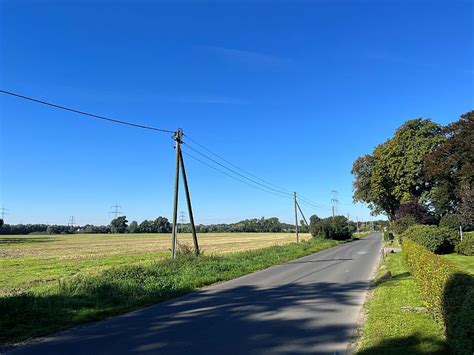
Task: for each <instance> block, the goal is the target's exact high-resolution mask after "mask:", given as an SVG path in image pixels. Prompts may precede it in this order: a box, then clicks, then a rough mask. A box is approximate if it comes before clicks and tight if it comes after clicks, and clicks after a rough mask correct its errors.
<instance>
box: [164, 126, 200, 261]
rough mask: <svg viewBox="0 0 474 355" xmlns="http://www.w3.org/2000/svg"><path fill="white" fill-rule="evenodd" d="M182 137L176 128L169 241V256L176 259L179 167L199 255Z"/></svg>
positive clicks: (181, 132) (197, 250)
mask: <svg viewBox="0 0 474 355" xmlns="http://www.w3.org/2000/svg"><path fill="white" fill-rule="evenodd" d="M182 138H183V130H182V129H177V130H176V132H175V134H174V136H173V139H174V141H175V142H176V143H175V149H176V171H175V179H174V204H173V229H172V231H173V239H172V241H171V257H172V258H173V259H176V249H177V245H178V239H177V233H178V197H179V193H178V192H179V170H180V168H181V172H182V174H183V184H184V192H185V194H186V202H187V205H188V213H189V222H190V223H191V230H192V234H193V243H194V254H195V255H196V256H198V255H199V244H198V240H197V234H196V226H195V225H194V216H193V208H192V205H191V196H190V194H189V187H188V180H187V178H186V170H185V168H184V160H183V153H182V152H181V143H182V142H183V141H182Z"/></svg>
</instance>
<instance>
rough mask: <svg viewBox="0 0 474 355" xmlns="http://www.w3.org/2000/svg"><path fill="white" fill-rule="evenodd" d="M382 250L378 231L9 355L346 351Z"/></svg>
mask: <svg viewBox="0 0 474 355" xmlns="http://www.w3.org/2000/svg"><path fill="white" fill-rule="evenodd" d="M380 249H381V235H380V234H378V233H374V234H372V235H370V236H369V237H367V238H364V239H362V240H357V241H354V242H351V243H347V244H343V245H340V246H337V247H334V248H331V249H328V250H325V251H322V252H319V253H316V254H313V255H309V256H306V257H304V258H301V259H298V260H294V261H291V262H288V263H286V264H283V265H279V266H275V267H272V268H269V269H266V270H263V271H260V272H256V273H253V274H250V275H247V276H244V277H240V278H238V279H235V280H231V281H228V282H224V283H220V284H217V285H213V286H210V287H207V288H205V289H202V290H200V291H198V292H194V293H191V294H188V295H186V296H183V297H180V298H177V299H174V300H170V301H167V302H163V303H160V304H157V305H154V306H151V307H148V308H145V309H142V310H139V311H135V312H131V313H128V314H125V315H122V316H119V317H115V318H112V319H109V320H106V321H102V322H98V323H95V324H92V325H88V326H84V327H78V328H74V329H72V330H69V331H66V332H62V333H59V334H57V335H55V336H53V337H50V338H47V339H44V340H41V341H38V342H34V343H31V344H29V345H26V346H23V347H20V348H17V349H15V350H14V351H12V352H11V353H12V354H36V355H38V354H68V355H69V354H119V353H132V354H190V355H191V354H192V355H195V354H224V355H227V354H301V353H312V354H334V353H338V354H344V353H347V352H348V346H349V342H350V340H351V337H352V336H353V335H354V332H355V329H356V328H357V321H358V318H359V315H360V311H361V307H362V305H363V302H364V298H365V295H366V291H367V289H368V287H369V283H370V279H371V277H372V275H373V271H374V268H375V265H376V263H377V259H378V256H379V255H380ZM349 352H350V351H349Z"/></svg>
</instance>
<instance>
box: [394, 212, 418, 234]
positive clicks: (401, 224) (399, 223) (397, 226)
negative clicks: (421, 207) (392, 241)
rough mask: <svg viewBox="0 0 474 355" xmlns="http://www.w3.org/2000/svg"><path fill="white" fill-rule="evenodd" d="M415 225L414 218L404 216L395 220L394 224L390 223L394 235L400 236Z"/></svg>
mask: <svg viewBox="0 0 474 355" xmlns="http://www.w3.org/2000/svg"><path fill="white" fill-rule="evenodd" d="M415 224H417V222H416V219H415V217H413V216H405V217H402V218H399V219H397V220H396V221H395V222H393V223H392V230H393V231H394V233H395V234H396V235H401V234H402V233H403V232H405V231H406V230H407V229H408V228H409V227H411V226H413V225H415Z"/></svg>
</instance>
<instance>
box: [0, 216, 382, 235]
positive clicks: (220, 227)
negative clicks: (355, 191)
mask: <svg viewBox="0 0 474 355" xmlns="http://www.w3.org/2000/svg"><path fill="white" fill-rule="evenodd" d="M315 218H316V219H315ZM316 220H318V221H319V220H321V218H319V217H317V216H312V217H311V218H310V228H308V227H307V226H306V225H305V223H304V221H300V225H299V227H298V228H299V231H300V232H301V233H309V232H311V233H313V231H314V230H312V229H311V226H312V225H313V224H314V223H315V221H316ZM348 223H351V226H353V229H354V228H356V227H355V226H356V224H355V223H354V222H352V221H348ZM385 223H386V221H383V220H379V221H375V222H369V221H366V222H359V230H361V231H368V230H372V229H375V230H381V228H383V226H384V224H385ZM171 230H172V224H171V223H170V222H169V220H168V219H167V218H166V217H161V216H160V217H157V218H156V219H154V220H144V221H142V222H141V223H138V222H137V221H132V222H130V223H129V222H128V220H127V217H126V216H120V217H117V218H115V219H113V220H112V221H111V222H110V224H109V225H101V226H96V225H92V224H86V225H84V226H68V225H48V224H3V220H1V219H0V235H21V234H108V233H171ZM327 230H329V229H327ZM178 231H179V232H180V233H191V224H189V223H184V224H179V225H178ZM196 231H197V232H198V233H285V232H286V233H293V232H295V226H294V225H293V224H288V223H284V222H281V221H280V220H279V219H278V218H277V217H271V218H264V217H262V218H252V219H245V220H242V221H239V222H236V223H220V224H208V225H205V224H199V225H196Z"/></svg>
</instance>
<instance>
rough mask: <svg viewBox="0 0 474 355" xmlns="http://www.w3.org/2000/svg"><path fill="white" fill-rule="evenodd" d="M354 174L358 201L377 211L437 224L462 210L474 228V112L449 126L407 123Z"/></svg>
mask: <svg viewBox="0 0 474 355" xmlns="http://www.w3.org/2000/svg"><path fill="white" fill-rule="evenodd" d="M352 174H353V175H354V177H355V180H354V183H353V186H354V196H353V198H354V201H359V202H365V203H367V204H368V206H369V208H370V209H371V210H372V213H373V214H380V213H383V214H385V215H387V216H388V218H389V219H390V220H391V221H397V220H401V219H405V220H406V221H407V222H408V221H409V218H407V217H408V216H410V217H412V218H413V219H414V220H415V222H416V223H422V224H436V223H437V222H438V221H439V220H440V219H441V217H443V216H445V215H447V214H453V213H457V214H459V215H460V216H461V223H462V224H463V225H464V226H466V227H468V226H470V228H474V220H473V219H474V207H473V206H474V192H473V190H474V111H470V112H467V113H466V114H464V115H462V116H461V117H460V119H459V120H458V121H455V122H453V123H451V124H449V125H447V126H446V127H442V126H440V125H438V124H436V123H434V122H432V121H431V120H427V119H415V120H410V121H407V122H405V123H404V124H403V125H402V126H401V127H399V128H398V129H397V130H396V132H395V134H394V136H393V137H392V138H390V139H389V140H387V141H386V142H385V143H383V144H380V145H378V146H377V147H376V148H375V149H374V151H373V152H372V153H371V154H367V155H364V156H362V157H359V158H358V159H357V160H356V161H355V162H354V164H353V166H352ZM452 221H453V220H451V222H452ZM404 224H406V223H404ZM402 229H403V228H402Z"/></svg>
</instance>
